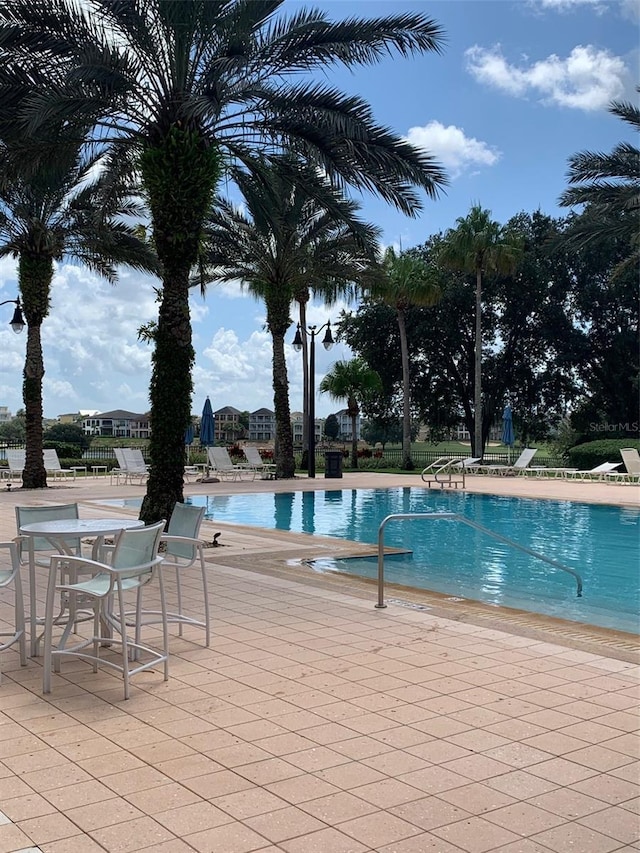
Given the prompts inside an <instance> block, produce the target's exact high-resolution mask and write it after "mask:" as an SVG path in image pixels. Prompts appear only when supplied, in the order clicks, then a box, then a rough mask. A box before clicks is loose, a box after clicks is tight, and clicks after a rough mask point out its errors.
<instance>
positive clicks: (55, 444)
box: [43, 440, 84, 465]
mask: <svg viewBox="0 0 640 853" xmlns="http://www.w3.org/2000/svg"><path fill="white" fill-rule="evenodd" d="M43 447H44V448H45V450H55V451H56V453H57V454H58V459H59V460H60V464H61V465H62V459H63V458H65V459H71V458H74V459H80V458H81V457H82V448H81V447H79V446H78V445H77V444H69V443H68V442H66V441H49V440H45V441H44V442H43ZM78 464H80V465H83V464H84V463H83V462H80V463H78Z"/></svg>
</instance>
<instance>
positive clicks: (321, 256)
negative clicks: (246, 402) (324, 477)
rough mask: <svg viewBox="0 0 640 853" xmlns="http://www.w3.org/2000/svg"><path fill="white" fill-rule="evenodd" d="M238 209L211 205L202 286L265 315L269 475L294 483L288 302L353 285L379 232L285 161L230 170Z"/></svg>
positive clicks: (313, 174) (310, 174)
mask: <svg viewBox="0 0 640 853" xmlns="http://www.w3.org/2000/svg"><path fill="white" fill-rule="evenodd" d="M234 178H235V182H236V184H237V186H238V187H239V189H240V191H241V192H242V196H243V198H244V209H240V208H238V207H237V206H235V205H233V204H232V203H231V202H230V201H229V200H227V199H223V198H219V199H217V200H216V204H215V206H214V209H213V212H212V214H211V217H210V220H209V222H208V224H207V227H206V231H205V234H206V236H205V241H204V246H205V249H204V251H203V263H202V264H201V267H200V277H201V281H202V282H203V283H205V285H206V282H207V280H216V279H217V280H218V281H234V280H239V281H240V282H241V283H243V284H244V285H246V286H247V287H248V289H249V290H250V291H251V292H252V293H253V294H254V295H256V296H258V297H259V298H261V299H263V300H264V302H265V306H266V309H267V327H268V329H269V332H270V333H271V341H272V351H273V355H272V358H273V395H274V396H273V398H274V409H275V416H276V457H275V463H276V476H277V477H278V478H287V477H293V476H294V472H295V460H294V455H293V434H292V429H291V416H290V408H289V381H288V377H287V365H286V359H285V335H286V332H287V329H288V328H289V326H290V325H291V317H290V311H291V303H292V301H293V300H294V296H295V294H296V293H299V292H300V290H301V289H302V288H303V287H311V288H316V289H320V288H321V286H323V285H325V286H327V287H328V286H332V287H334V288H336V289H337V288H339V287H341V286H346V285H347V284H348V283H349V282H352V281H353V280H355V279H357V278H358V276H359V275H360V274H361V272H362V271H363V270H364V269H365V268H366V266H367V265H368V264H369V263H371V261H372V259H373V258H374V256H375V247H376V241H377V239H378V237H379V232H378V230H377V229H376V228H374V227H373V226H371V225H368V224H367V223H364V222H361V221H360V220H359V219H358V218H357V216H356V215H355V214H356V211H357V209H358V208H357V205H355V204H354V203H353V202H351V201H348V200H346V199H344V198H343V197H342V196H341V195H340V193H339V192H338V191H337V190H335V189H333V188H332V187H331V186H330V185H329V184H328V183H327V181H326V180H323V179H322V178H321V177H320V176H319V175H318V173H317V170H315V169H314V168H311V167H306V166H304V164H299V163H296V162H295V161H294V160H293V159H292V158H291V157H286V158H283V159H282V160H280V161H278V162H277V163H273V164H271V165H270V164H269V163H266V162H263V163H262V164H261V165H258V164H254V168H253V170H252V171H251V172H248V171H246V170H244V169H242V170H239V169H238V170H235V171H234Z"/></svg>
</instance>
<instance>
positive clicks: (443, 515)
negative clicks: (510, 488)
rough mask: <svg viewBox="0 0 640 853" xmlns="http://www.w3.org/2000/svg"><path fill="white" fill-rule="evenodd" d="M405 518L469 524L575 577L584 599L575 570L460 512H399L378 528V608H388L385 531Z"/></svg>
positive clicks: (387, 518)
mask: <svg viewBox="0 0 640 853" xmlns="http://www.w3.org/2000/svg"><path fill="white" fill-rule="evenodd" d="M404 518H424V519H429V520H435V521H440V520H442V519H449V520H452V521H461V522H462V523H463V524H468V525H469V527H474V528H475V529H476V530H480V531H481V532H482V533H486V534H487V535H488V536H493V538H494V539H498V540H499V541H500V542H504V543H506V544H507V545H511V546H512V547H513V548H516V549H517V550H518V551H523V552H524V553H525V554H530V555H531V556H532V557H536V558H537V559H538V560H542V561H543V562H544V563H548V564H549V565H550V566H553V567H554V569H560V570H561V571H563V572H568V573H569V574H570V575H573V577H574V578H575V579H576V585H577V597H578V598H581V597H582V578H581V577H580V575H579V574H578V572H576V571H575V570H574V569H571V568H569V566H565V565H563V564H562V563H559V562H558V561H557V560H552V559H551V557H545V556H544V554H540V553H539V552H538V551H534V550H533V549H532V548H527V547H526V546H525V545H520V544H519V543H518V542H514V541H513V539H508V538H507V537H506V536H502V534H500V533H496V532H495V530H490V529H489V528H488V527H484V526H483V525H482V524H478V522H477V521H472V520H471V519H470V518H467V517H466V516H464V515H460V513H458V512H398V513H392V514H391V515H388V516H387V517H386V518H383V519H382V521H381V523H380V527H379V528H378V603H377V604H376V607H377V608H383V607H386V606H387V605H386V604H385V603H384V529H385V527H386V525H387V523H388V522H390V521H395V520H397V519H404Z"/></svg>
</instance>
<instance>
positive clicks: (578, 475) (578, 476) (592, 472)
mask: <svg viewBox="0 0 640 853" xmlns="http://www.w3.org/2000/svg"><path fill="white" fill-rule="evenodd" d="M621 465H622V462H603V463H602V464H601V465H596V466H595V468H590V469H589V470H588V471H569V472H567V478H568V479H569V480H582V482H586V481H588V480H604V479H605V478H606V476H607V475H608V474H611V473H612V471H615V470H616V468H619V467H620V466H621Z"/></svg>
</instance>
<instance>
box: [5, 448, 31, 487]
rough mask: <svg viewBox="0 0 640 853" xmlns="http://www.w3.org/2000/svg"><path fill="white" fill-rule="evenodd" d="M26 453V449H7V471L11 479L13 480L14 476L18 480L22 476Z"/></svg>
mask: <svg viewBox="0 0 640 853" xmlns="http://www.w3.org/2000/svg"><path fill="white" fill-rule="evenodd" d="M25 455H26V451H25V450H7V462H8V464H9V467H8V469H6V473H7V476H8V477H9V479H10V480H13V478H14V477H15V478H16V479H18V480H19V479H21V478H22V472H23V471H24V464H25Z"/></svg>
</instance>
